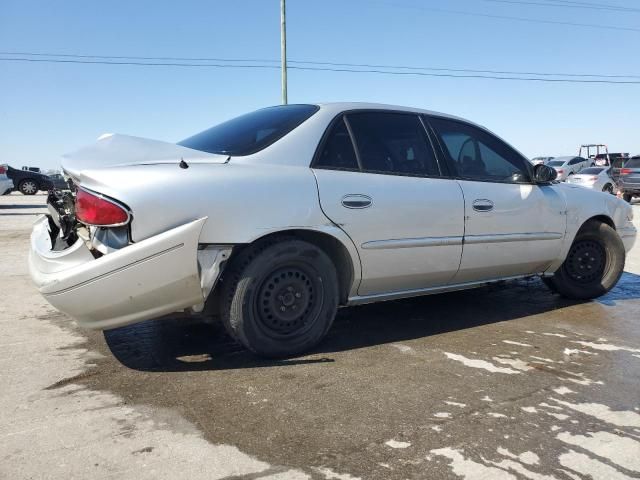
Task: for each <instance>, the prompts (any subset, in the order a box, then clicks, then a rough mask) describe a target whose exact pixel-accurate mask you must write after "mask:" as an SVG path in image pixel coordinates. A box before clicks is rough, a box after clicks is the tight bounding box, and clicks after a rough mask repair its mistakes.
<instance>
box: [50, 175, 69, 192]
mask: <svg viewBox="0 0 640 480" xmlns="http://www.w3.org/2000/svg"><path fill="white" fill-rule="evenodd" d="M49 178H50V179H51V182H52V183H53V188H56V189H58V190H69V184H68V183H67V181H66V180H65V178H64V176H63V175H62V174H60V173H53V174H51V175H49Z"/></svg>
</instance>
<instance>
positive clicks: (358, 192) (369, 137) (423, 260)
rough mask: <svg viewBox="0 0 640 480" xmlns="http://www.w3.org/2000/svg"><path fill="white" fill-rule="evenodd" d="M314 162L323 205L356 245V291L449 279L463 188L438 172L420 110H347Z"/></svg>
mask: <svg viewBox="0 0 640 480" xmlns="http://www.w3.org/2000/svg"><path fill="white" fill-rule="evenodd" d="M354 147H355V148H354ZM313 167H314V173H315V175H316V179H317V183H318V190H319V195H320V204H321V207H322V209H323V211H324V213H325V214H326V215H327V217H329V219H331V220H332V221H333V222H334V223H335V224H337V225H339V226H340V227H341V228H342V229H343V230H344V231H345V232H346V233H347V234H348V235H349V236H350V237H351V239H352V240H353V242H354V243H355V245H356V247H357V249H358V253H359V255H360V260H361V264H362V281H361V283H360V286H359V288H358V294H359V295H361V296H366V295H375V294H381V293H391V292H402V291H408V290H417V289H423V288H427V287H432V286H440V285H446V284H447V283H449V282H450V281H451V280H452V278H453V277H454V275H455V274H456V272H457V271H458V267H459V265H460V257H461V253H462V238H463V234H464V201H463V197H462V190H461V188H460V186H459V184H458V183H457V182H456V181H455V180H452V179H445V178H442V176H441V175H440V168H439V165H438V163H437V161H436V158H435V155H434V151H433V148H432V146H431V143H430V142H429V139H428V137H427V136H426V131H425V130H424V126H423V123H422V120H421V119H420V118H419V117H418V116H417V115H413V114H406V113H402V114H401V113H388V112H387V113H384V112H353V113H348V114H346V115H345V116H344V118H342V117H341V118H339V119H337V120H336V121H335V122H334V125H333V126H332V127H331V131H330V133H329V134H328V136H327V137H326V140H325V141H324V143H323V145H322V146H321V149H320V155H319V157H318V158H317V159H316V161H315V162H314V165H313Z"/></svg>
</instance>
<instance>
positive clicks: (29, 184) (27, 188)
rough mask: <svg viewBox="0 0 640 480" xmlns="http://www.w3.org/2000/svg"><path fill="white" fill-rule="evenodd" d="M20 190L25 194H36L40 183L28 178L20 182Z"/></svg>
mask: <svg viewBox="0 0 640 480" xmlns="http://www.w3.org/2000/svg"><path fill="white" fill-rule="evenodd" d="M18 190H20V193H22V194H23V195H35V194H36V193H37V192H38V184H37V183H36V182H35V180H31V179H30V178H27V179H25V180H22V181H21V182H20V185H18Z"/></svg>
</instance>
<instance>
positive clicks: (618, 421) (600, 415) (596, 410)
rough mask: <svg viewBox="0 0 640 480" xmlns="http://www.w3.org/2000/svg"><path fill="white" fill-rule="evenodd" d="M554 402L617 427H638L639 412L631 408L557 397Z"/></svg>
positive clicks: (639, 423) (639, 425) (639, 424)
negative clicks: (615, 408)
mask: <svg viewBox="0 0 640 480" xmlns="http://www.w3.org/2000/svg"><path fill="white" fill-rule="evenodd" d="M551 400H553V401H554V402H556V403H558V404H560V405H564V406H565V407H568V408H570V409H572V410H575V411H576V412H580V413H584V414H585V415H589V416H591V417H594V418H597V419H598V420H601V421H603V422H606V423H610V424H611V425H615V426H617V427H640V414H638V413H636V412H633V411H631V410H611V408H610V407H609V406H607V405H603V404H601V403H570V402H565V401H564V400H559V399H557V398H552V399H551Z"/></svg>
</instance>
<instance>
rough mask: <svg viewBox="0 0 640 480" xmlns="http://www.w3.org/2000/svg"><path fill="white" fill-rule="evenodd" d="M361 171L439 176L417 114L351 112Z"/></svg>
mask: <svg viewBox="0 0 640 480" xmlns="http://www.w3.org/2000/svg"><path fill="white" fill-rule="evenodd" d="M346 118H347V121H348V122H349V125H350V127H351V131H352V133H353V135H354V137H355V143H356V146H357V148H358V154H359V156H360V163H361V166H362V170H363V171H366V172H373V173H394V174H404V175H423V176H438V175H440V170H439V168H438V163H437V161H436V158H435V154H434V153H433V149H432V148H431V144H430V143H429V140H428V138H427V136H426V132H425V130H424V127H423V126H422V122H421V121H420V118H419V117H418V116H417V115H413V114H402V113H385V112H362V113H349V114H348V115H347V117H346Z"/></svg>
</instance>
